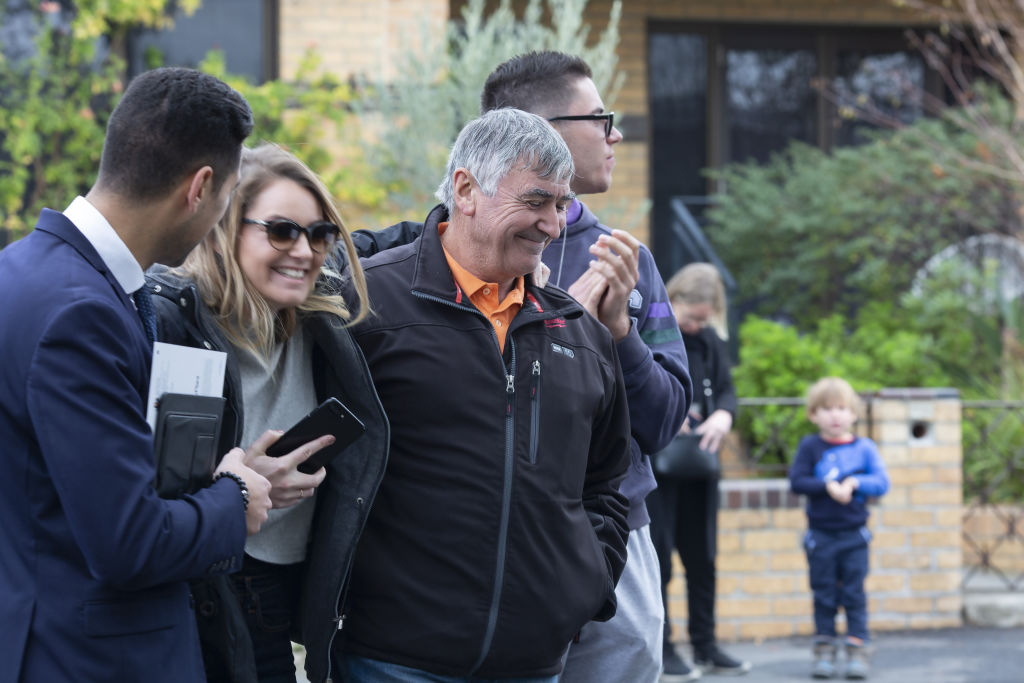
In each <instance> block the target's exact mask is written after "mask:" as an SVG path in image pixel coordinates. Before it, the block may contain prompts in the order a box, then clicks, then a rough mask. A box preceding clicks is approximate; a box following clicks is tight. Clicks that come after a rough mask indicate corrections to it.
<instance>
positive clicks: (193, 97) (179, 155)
mask: <svg viewBox="0 0 1024 683" xmlns="http://www.w3.org/2000/svg"><path fill="white" fill-rule="evenodd" d="M252 127H253V120H252V110H251V109H250V108H249V104H248V103H247V102H246V101H245V98H244V97H242V96H241V95H240V94H239V93H238V92H237V91H235V90H234V89H233V88H231V86H229V85H228V84H227V83H224V82H223V81H221V80H220V79H217V78H214V77H213V76H210V75H209V74H204V73H202V72H200V71H196V70H194V69H185V68H179V67H165V68H160V69H153V70H152V71H147V72H145V73H143V74H140V75H139V76H136V77H135V78H134V79H133V80H132V82H131V84H130V85H129V86H128V89H127V90H125V93H124V96H123V97H122V98H121V101H120V102H119V103H118V105H117V107H115V108H114V111H113V113H112V114H111V115H110V120H109V121H108V122H107V135H106V139H105V140H104V142H103V158H102V160H101V161H100V171H99V179H98V181H97V183H98V184H99V185H101V186H102V187H104V188H105V189H108V190H110V191H112V192H115V193H116V194H118V195H120V196H123V197H126V198H129V199H133V200H148V199H153V198H154V197H157V196H159V195H161V194H163V193H166V192H168V191H170V190H171V188H172V187H173V186H174V185H175V184H176V183H178V182H179V181H181V179H183V178H184V177H186V176H187V175H189V174H190V173H194V172H195V171H197V170H198V169H199V168H201V167H203V166H210V167H211V168H213V189H214V191H217V190H219V188H220V186H221V185H222V184H223V182H224V181H225V180H226V179H227V178H228V176H230V175H231V174H232V173H233V172H234V171H235V170H236V169H237V168H238V162H239V158H240V157H241V152H242V142H243V141H244V140H245V138H246V137H248V136H249V133H251V132H252Z"/></svg>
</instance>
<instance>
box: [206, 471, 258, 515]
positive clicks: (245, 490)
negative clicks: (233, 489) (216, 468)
mask: <svg viewBox="0 0 1024 683" xmlns="http://www.w3.org/2000/svg"><path fill="white" fill-rule="evenodd" d="M225 477H227V478H228V479H231V480H233V481H234V482H235V483H236V484H238V488H239V489H240V490H241V491H242V509H243V510H248V509H249V487H248V486H246V485H245V482H244V481H242V478H241V477H240V476H238V475H237V474H235V473H234V472H218V473H217V475H216V476H215V477H214V478H213V483H215V484H216V483H217V480H218V479H223V478H225Z"/></svg>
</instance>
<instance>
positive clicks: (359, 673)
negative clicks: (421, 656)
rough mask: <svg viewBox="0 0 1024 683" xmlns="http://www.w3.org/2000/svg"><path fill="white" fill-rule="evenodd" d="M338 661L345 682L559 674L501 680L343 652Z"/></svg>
mask: <svg viewBox="0 0 1024 683" xmlns="http://www.w3.org/2000/svg"><path fill="white" fill-rule="evenodd" d="M336 664H337V667H338V672H339V674H340V676H339V678H340V680H342V681H344V682H345V683H556V681H557V680H558V676H541V677H539V678H502V679H496V678H471V677H466V676H442V675H440V674H432V673H430V672H429V671H421V670H420V669H413V668H411V667H408V666H402V665H401V664H392V663H390V662H382V661H379V660H376V659H368V658H367V657H356V656H355V655H341V656H340V657H338V660H337V662H336Z"/></svg>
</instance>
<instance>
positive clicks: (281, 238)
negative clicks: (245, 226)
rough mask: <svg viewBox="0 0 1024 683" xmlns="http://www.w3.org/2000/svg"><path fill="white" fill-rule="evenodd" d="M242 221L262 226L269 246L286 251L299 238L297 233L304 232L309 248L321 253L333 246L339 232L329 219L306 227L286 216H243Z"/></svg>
mask: <svg viewBox="0 0 1024 683" xmlns="http://www.w3.org/2000/svg"><path fill="white" fill-rule="evenodd" d="M242 222H243V223H252V224H253V225H259V226H262V227H263V229H264V230H265V231H266V233H267V241H268V242H270V246H272V247H273V248H274V249H277V250H278V251H288V250H289V249H291V248H292V245H293V244H295V241H296V240H298V239H299V235H302V234H305V235H306V241H308V242H309V248H310V249H312V250H313V251H315V252H316V253H318V254H323V253H325V252H326V251H328V250H329V249H330V248H331V247H333V246H334V243H335V242H337V241H338V235H340V234H341V228H339V227H338V226H337V225H335V224H334V223H331V222H330V221H317V222H316V223H313V224H311V225H310V226H309V227H308V228H304V227H302V226H301V225H299V224H298V223H296V222H295V221H290V220H288V219H287V218H278V219H277V220H273V221H261V220H257V219H255V218H243V219H242Z"/></svg>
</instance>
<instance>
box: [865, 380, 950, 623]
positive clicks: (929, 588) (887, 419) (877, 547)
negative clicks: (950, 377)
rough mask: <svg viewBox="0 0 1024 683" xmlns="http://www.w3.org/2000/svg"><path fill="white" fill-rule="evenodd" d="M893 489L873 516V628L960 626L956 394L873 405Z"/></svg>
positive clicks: (933, 393)
mask: <svg viewBox="0 0 1024 683" xmlns="http://www.w3.org/2000/svg"><path fill="white" fill-rule="evenodd" d="M869 410H870V411H871V422H872V433H871V436H872V438H873V439H874V440H875V441H876V442H877V443H878V446H879V450H880V451H881V454H882V458H883V459H884V460H885V464H886V467H887V468H888V470H889V477H890V478H891V480H892V490H891V491H890V492H889V494H888V495H887V496H885V498H884V499H883V500H882V502H881V504H880V505H879V506H878V507H877V508H876V509H875V510H874V512H875V514H873V515H872V516H873V517H875V520H874V525H873V530H874V533H875V540H874V542H873V546H872V558H871V559H872V571H871V576H869V577H868V584H867V588H868V595H869V601H870V602H869V609H870V612H871V622H872V625H873V627H874V628H877V629H880V630H883V629H902V628H930V627H940V626H958V625H960V624H961V607H962V605H963V599H962V596H961V591H960V582H961V577H962V568H963V553H962V551H961V547H960V546H961V541H960V538H961V524H962V516H963V487H962V478H963V454H962V451H961V444H960V436H961V431H960V419H961V414H960V398H959V395H958V394H957V392H956V391H955V390H952V389H883V390H882V391H879V392H878V394H877V395H876V396H875V398H874V400H873V401H871V403H870V404H869Z"/></svg>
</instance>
